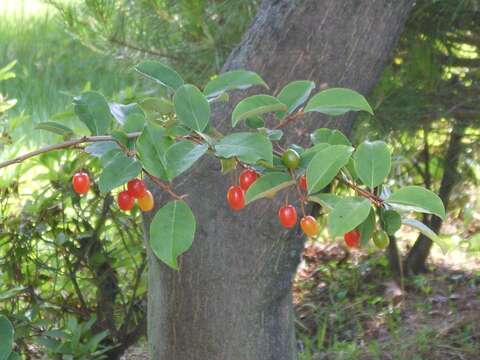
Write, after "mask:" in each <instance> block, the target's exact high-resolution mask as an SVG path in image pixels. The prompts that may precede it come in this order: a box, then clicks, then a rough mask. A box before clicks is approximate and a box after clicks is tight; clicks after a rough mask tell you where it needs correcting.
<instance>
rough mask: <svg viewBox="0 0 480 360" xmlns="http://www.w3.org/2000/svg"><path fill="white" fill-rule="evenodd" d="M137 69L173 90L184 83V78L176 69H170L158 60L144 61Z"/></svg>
mask: <svg viewBox="0 0 480 360" xmlns="http://www.w3.org/2000/svg"><path fill="white" fill-rule="evenodd" d="M135 70H136V71H138V72H139V73H140V74H142V75H144V76H146V77H148V78H149V79H152V80H154V81H156V82H157V83H159V84H161V85H163V86H166V87H168V88H170V89H172V90H177V89H178V88H179V87H180V86H182V85H183V79H182V78H181V76H180V75H178V73H177V72H176V71H175V70H173V69H170V68H169V67H168V66H165V65H163V64H161V63H159V62H158V61H150V60H147V61H144V62H142V63H140V64H138V65H137V66H136V67H135Z"/></svg>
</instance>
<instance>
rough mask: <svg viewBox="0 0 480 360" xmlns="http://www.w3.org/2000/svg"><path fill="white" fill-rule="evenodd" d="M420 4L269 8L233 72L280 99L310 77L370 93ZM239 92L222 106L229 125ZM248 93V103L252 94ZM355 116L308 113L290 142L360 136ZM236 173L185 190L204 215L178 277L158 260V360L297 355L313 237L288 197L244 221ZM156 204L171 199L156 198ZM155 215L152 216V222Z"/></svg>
mask: <svg viewBox="0 0 480 360" xmlns="http://www.w3.org/2000/svg"><path fill="white" fill-rule="evenodd" d="M413 3H414V0H395V1H393V0H368V1H367V0H364V1H361V0H355V1H351V0H322V1H319V0H303V1H300V0H296V1H295V0H265V1H263V3H262V4H261V5H260V7H259V10H258V13H257V16H256V18H255V19H254V21H253V23H252V25H251V27H250V29H249V30H248V31H247V32H246V34H245V35H244V38H243V40H242V42H241V43H240V45H239V46H238V47H237V48H236V49H235V50H234V51H233V52H232V54H231V55H230V57H229V58H228V60H227V62H226V64H225V66H224V71H227V70H230V69H234V68H246V69H250V70H253V71H256V72H258V73H259V74H260V75H261V76H262V77H263V78H264V79H265V80H266V81H267V83H268V84H269V85H270V89H271V90H270V91H271V93H276V92H278V90H279V89H280V88H281V87H282V86H283V85H285V84H287V83H288V82H289V81H292V80H299V79H310V80H313V81H315V82H316V84H317V90H318V88H323V87H332V86H341V87H349V88H353V89H355V90H357V91H359V92H360V93H363V94H368V93H369V92H370V90H371V89H372V88H373V86H374V85H375V83H376V82H377V79H378V78H379V76H380V74H381V71H382V69H383V68H384V65H385V64H386V62H387V60H388V57H389V54H390V53H391V50H392V49H393V47H394V45H395V43H396V41H397V39H398V37H399V34H400V33H401V31H402V28H403V24H404V22H405V19H406V17H407V14H408V12H409V10H410V9H411V7H412V5H413ZM239 95H240V93H236V94H234V96H232V97H231V101H230V102H229V103H228V104H225V105H221V106H219V107H218V108H216V109H215V111H214V115H213V119H212V121H213V123H214V125H215V126H216V127H217V128H218V129H220V130H221V131H222V130H223V131H225V130H227V129H228V123H229V121H224V120H225V119H229V117H230V113H231V109H232V107H233V105H234V104H236V103H237V101H238V98H239ZM243 95H245V94H244V93H243ZM352 121H353V117H352V116H347V117H344V118H335V119H331V118H327V117H318V116H315V117H313V116H312V117H308V118H307V119H306V121H305V123H304V124H302V126H299V125H297V126H296V129H290V131H289V132H287V133H286V134H285V141H286V143H300V144H302V143H303V144H305V143H306V142H307V141H308V137H307V132H308V131H311V130H313V129H316V128H318V127H321V126H328V127H335V128H340V129H341V130H343V131H345V132H347V133H349V132H350V129H351V126H352ZM231 183H232V179H231V177H229V176H227V177H222V176H221V175H220V165H219V163H218V161H215V160H214V159H212V158H204V159H202V161H200V163H199V164H198V166H196V167H195V168H194V169H193V170H192V171H190V172H189V174H188V176H186V177H183V178H182V179H180V180H179V181H177V182H176V186H177V189H178V192H179V193H188V194H190V196H189V197H188V198H187V202H188V203H189V205H190V206H191V207H192V209H193V211H194V213H195V216H196V218H197V222H198V225H197V231H196V236H195V241H194V244H193V247H192V248H191V249H190V251H189V252H188V253H186V254H185V255H184V256H183V257H182V259H181V264H180V266H181V270H180V271H178V272H177V271H172V270H171V269H169V268H167V267H166V266H165V265H163V264H162V263H160V262H159V261H157V259H156V258H155V257H154V256H153V255H152V254H151V253H150V254H149V297H148V311H149V314H148V336H149V347H150V352H151V356H152V359H155V360H164V359H165V360H167V359H168V360H186V359H188V360H292V359H296V346H295V336H294V316H293V312H292V304H291V302H292V298H291V283H292V277H293V275H294V273H295V270H296V268H297V265H298V262H299V254H300V252H301V250H302V246H303V239H302V236H301V234H300V231H299V230H298V229H296V230H295V231H291V232H287V231H283V230H282V229H281V228H280V226H279V225H278V223H277V222H278V221H277V216H276V212H277V209H278V206H279V204H280V203H281V202H282V199H276V200H273V201H271V200H260V201H257V202H255V203H253V204H251V205H249V206H248V208H247V209H245V210H244V211H241V212H239V213H235V212H232V211H231V210H230V209H229V208H228V206H227V204H226V201H225V193H226V190H227V188H228V186H229V184H231ZM156 197H157V203H160V202H161V201H162V200H163V199H161V198H160V195H159V194H156ZM150 220H151V219H150V218H146V225H148V224H149V221H150Z"/></svg>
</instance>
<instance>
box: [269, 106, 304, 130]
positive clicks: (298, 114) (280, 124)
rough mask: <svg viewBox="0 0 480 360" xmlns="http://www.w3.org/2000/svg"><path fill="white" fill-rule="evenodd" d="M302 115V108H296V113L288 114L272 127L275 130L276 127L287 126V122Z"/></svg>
mask: <svg viewBox="0 0 480 360" xmlns="http://www.w3.org/2000/svg"><path fill="white" fill-rule="evenodd" d="M304 115H305V113H304V112H303V109H300V110H298V111H297V112H296V113H293V114H290V115H288V116H287V117H286V118H285V119H283V120H282V121H280V122H279V123H278V124H277V125H275V126H274V127H273V129H274V130H276V129H281V128H284V127H285V126H287V125H288V124H289V123H291V122H293V121H296V120H298V119H300V118H302V117H303V116H304Z"/></svg>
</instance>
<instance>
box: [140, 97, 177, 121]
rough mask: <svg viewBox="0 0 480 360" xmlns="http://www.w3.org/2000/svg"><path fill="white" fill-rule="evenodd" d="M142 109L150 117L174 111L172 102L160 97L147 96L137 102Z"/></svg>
mask: <svg viewBox="0 0 480 360" xmlns="http://www.w3.org/2000/svg"><path fill="white" fill-rule="evenodd" d="M139 105H140V107H141V108H142V110H143V111H145V113H146V114H147V116H149V118H150V117H159V116H161V115H164V114H171V113H173V111H174V108H173V103H172V102H171V101H170V100H167V99H165V98H161V97H149V98H146V99H143V100H142V101H140V103H139Z"/></svg>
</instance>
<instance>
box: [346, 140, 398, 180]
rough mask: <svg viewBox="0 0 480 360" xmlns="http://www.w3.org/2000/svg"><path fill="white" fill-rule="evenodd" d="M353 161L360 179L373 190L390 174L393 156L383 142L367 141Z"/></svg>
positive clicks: (359, 148)
mask: <svg viewBox="0 0 480 360" xmlns="http://www.w3.org/2000/svg"><path fill="white" fill-rule="evenodd" d="M353 161H354V166H355V173H356V175H357V176H358V178H359V179H360V180H361V181H362V183H363V184H364V185H365V186H368V187H369V188H370V189H373V188H374V187H375V186H378V185H380V184H382V183H383V181H384V180H385V178H386V177H387V176H388V174H390V168H391V161H392V156H391V154H390V149H389V148H388V146H387V144H385V143H384V142H383V141H372V142H370V141H365V142H363V143H361V144H360V146H358V148H357V150H356V151H355V154H354V155H353Z"/></svg>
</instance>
